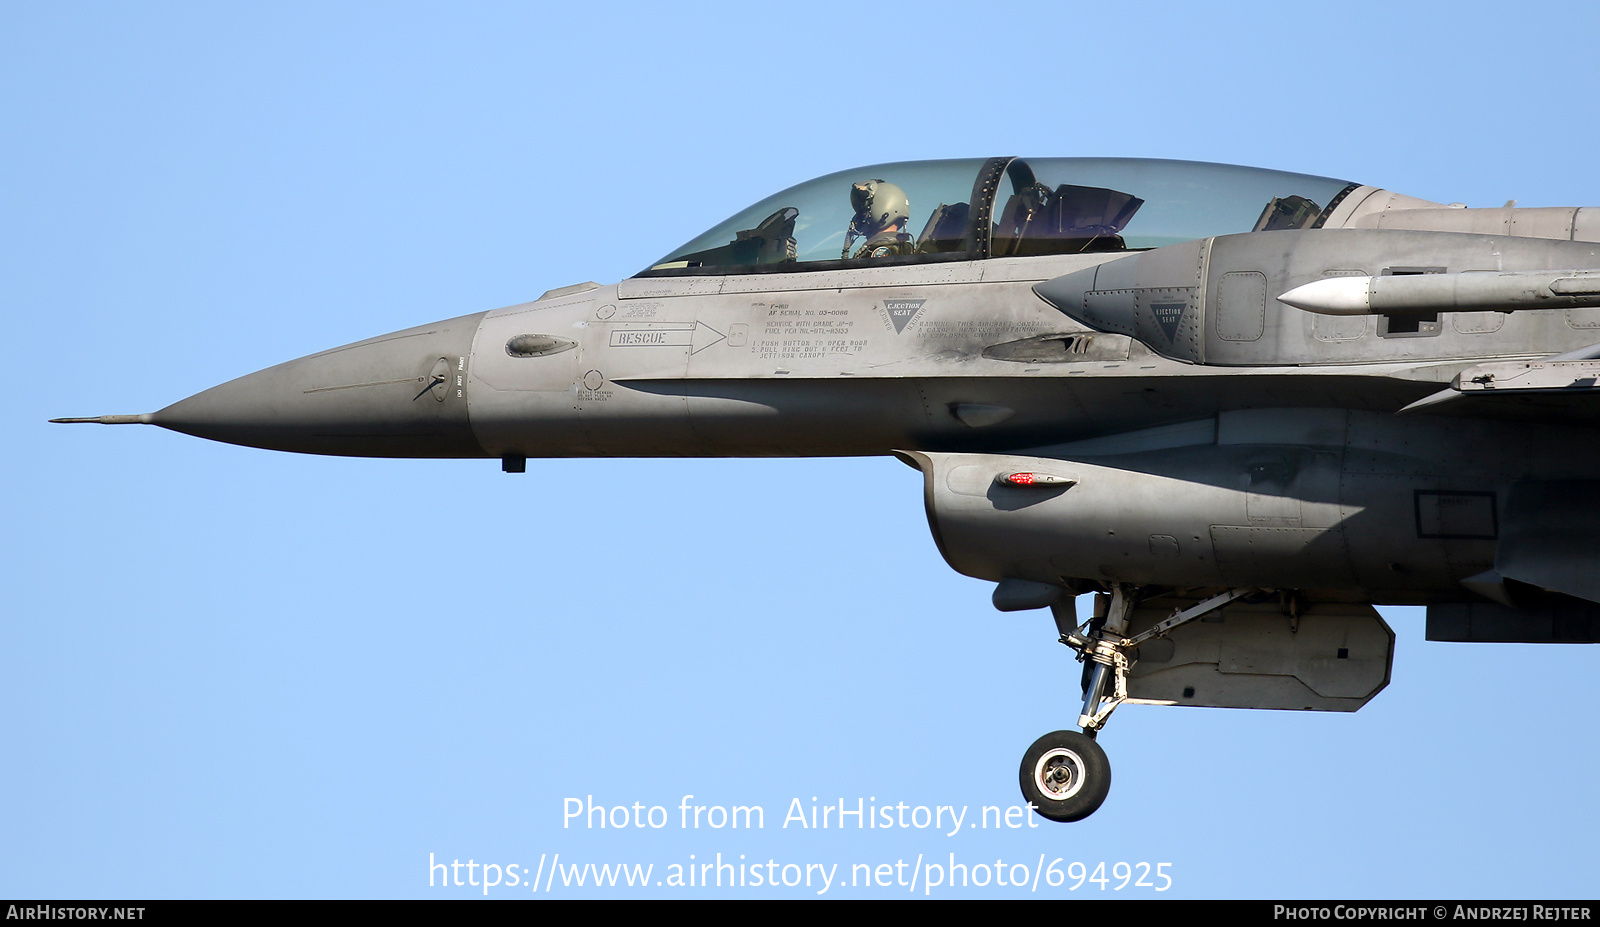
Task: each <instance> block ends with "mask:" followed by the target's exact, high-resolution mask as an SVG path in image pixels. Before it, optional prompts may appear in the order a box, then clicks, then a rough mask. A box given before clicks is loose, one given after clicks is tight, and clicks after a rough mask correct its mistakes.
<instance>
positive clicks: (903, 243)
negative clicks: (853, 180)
mask: <svg viewBox="0 0 1600 927" xmlns="http://www.w3.org/2000/svg"><path fill="white" fill-rule="evenodd" d="M850 205H851V206H854V207H855V210H856V214H855V216H854V217H853V218H852V219H851V220H850V228H849V229H848V230H846V232H845V236H844V248H843V250H841V251H840V252H839V257H841V258H846V257H849V256H850V246H851V245H852V244H854V242H855V240H856V239H857V238H860V237H865V238H866V239H867V241H866V244H864V245H862V246H861V248H860V249H859V250H857V251H856V253H855V257H857V258H879V257H889V256H891V255H896V254H911V253H913V252H914V251H915V250H916V243H915V242H913V241H912V240H911V236H910V235H908V234H906V220H908V219H910V218H911V201H910V200H908V199H906V191H904V190H902V189H900V188H899V187H897V186H895V185H894V184H892V183H889V182H888V181H885V180H864V181H862V182H861V183H858V184H852V185H851V187H850Z"/></svg>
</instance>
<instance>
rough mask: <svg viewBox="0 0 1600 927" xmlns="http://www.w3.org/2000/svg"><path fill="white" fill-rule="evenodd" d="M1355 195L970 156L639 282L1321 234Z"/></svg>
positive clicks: (831, 186)
mask: <svg viewBox="0 0 1600 927" xmlns="http://www.w3.org/2000/svg"><path fill="white" fill-rule="evenodd" d="M1357 186H1358V185H1357V184H1354V183H1351V182H1349V181H1345V180H1334V179H1331V178H1327V177H1313V176H1310V175H1307V174H1292V173H1286V172H1283V171H1269V170H1262V169H1259V168H1251V167H1236V166H1233V165H1227V164H1205V163H1200V162H1194V161H1160V160H1147V159H1136V158H987V159H984V158H967V159H960V160H949V161H908V162H902V163H899V164H880V165H876V166H873V167H864V168H859V169H857V170H851V171H841V172H839V173H837V174H829V175H827V176H825V177H819V178H817V179H815V180H810V181H807V182H805V183H803V184H800V185H799V186H795V187H790V188H789V189H787V190H784V191H783V192H782V193H778V194H776V195H774V196H771V197H768V198H767V199H764V200H762V201H761V202H759V203H756V204H755V205H753V206H751V207H749V208H748V209H746V210H744V211H742V212H740V213H738V214H737V215H735V216H733V217H732V218H730V219H728V220H727V221H726V222H723V223H721V224H720V225H717V226H715V227H714V228H712V229H710V230H709V231H707V232H705V233H704V234H703V235H700V236H698V237H697V238H695V239H694V240H692V241H690V242H688V243H687V244H685V245H683V246H682V247H681V248H678V249H676V250H674V251H673V252H672V253H671V254H668V255H667V256H666V257H664V258H662V259H661V260H660V261H657V262H656V263H655V264H654V265H652V266H651V267H650V268H649V269H648V270H646V271H644V272H643V274H642V275H644V276H669V275H670V276H677V275H695V274H732V273H740V274H742V273H763V272H780V273H781V272H784V271H790V270H830V269H834V268H842V267H862V266H878V265H885V264H890V265H892V264H919V263H931V262H938V261H971V260H982V259H986V258H995V257H1025V256H1031V255H1046V254H1081V253H1088V252H1105V251H1140V250H1146V249H1150V248H1159V247H1162V246H1163V245H1170V244H1176V243H1178V242H1183V241H1192V240H1194V239H1197V238H1206V237H1209V236H1213V235H1228V234H1232V233H1235V232H1251V231H1258V232H1259V231H1268V230H1273V229H1305V228H1320V227H1321V226H1322V223H1323V222H1325V221H1326V220H1327V217H1328V216H1329V215H1330V214H1331V213H1332V212H1333V209H1334V208H1335V207H1336V206H1337V205H1338V204H1339V202H1340V201H1341V200H1342V199H1343V198H1344V196H1345V195H1346V194H1348V193H1349V192H1350V191H1351V190H1354V189H1355V188H1356V187H1357Z"/></svg>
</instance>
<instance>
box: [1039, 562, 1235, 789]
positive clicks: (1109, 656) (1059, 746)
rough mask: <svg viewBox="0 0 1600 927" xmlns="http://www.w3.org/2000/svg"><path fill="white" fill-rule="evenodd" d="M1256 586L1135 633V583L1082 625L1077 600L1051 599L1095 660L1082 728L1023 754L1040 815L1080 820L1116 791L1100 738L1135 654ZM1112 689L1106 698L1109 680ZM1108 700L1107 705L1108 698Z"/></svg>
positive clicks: (1075, 640)
mask: <svg viewBox="0 0 1600 927" xmlns="http://www.w3.org/2000/svg"><path fill="white" fill-rule="evenodd" d="M1253 591H1254V590H1248V589H1228V590H1225V591H1223V592H1221V593H1219V594H1217V595H1214V596H1212V597H1211V598H1209V599H1206V600H1205V601H1204V602H1201V603H1199V604H1197V605H1194V606H1191V607H1189V608H1186V609H1181V610H1179V611H1176V612H1174V613H1173V614H1172V616H1171V617H1170V618H1167V619H1165V620H1162V621H1159V622H1156V624H1155V625H1153V626H1152V627H1150V628H1149V629H1148V630H1146V631H1144V632H1143V633H1141V634H1137V635H1135V636H1133V637H1131V638H1130V637H1128V636H1127V633H1128V619H1129V617H1130V616H1131V615H1132V613H1133V608H1134V605H1135V604H1136V602H1137V597H1136V594H1135V591H1134V590H1133V589H1132V588H1131V587H1128V586H1124V585H1122V584H1120V583H1119V584H1116V585H1114V586H1112V589H1111V595H1110V596H1104V595H1101V596H1097V597H1096V602H1095V617H1093V618H1091V619H1090V620H1089V621H1088V622H1087V623H1085V624H1084V625H1082V626H1081V627H1080V626H1077V625H1075V623H1074V622H1075V621H1076V615H1074V614H1073V612H1072V611H1071V607H1072V606H1071V603H1070V602H1069V603H1067V604H1066V605H1059V606H1052V611H1053V612H1054V614H1055V618H1056V626H1057V628H1058V629H1059V630H1060V631H1061V643H1063V644H1066V645H1067V646H1068V647H1071V648H1072V649H1073V650H1074V651H1076V652H1077V654H1078V659H1079V660H1080V661H1087V662H1089V663H1090V664H1092V670H1091V672H1090V673H1089V675H1088V679H1087V682H1086V683H1085V684H1084V690H1083V710H1082V712H1080V713H1079V715H1078V726H1079V727H1081V728H1082V729H1083V733H1081V734H1080V733H1078V732H1077V731H1055V732H1053V733H1049V734H1046V735H1044V736H1043V737H1041V738H1039V739H1038V740H1036V741H1034V742H1033V746H1031V747H1029V748H1028V752H1027V753H1024V754H1023V755H1022V767H1021V769H1019V770H1018V779H1019V782H1020V784H1021V786H1022V797H1023V798H1025V799H1026V800H1027V801H1028V804H1029V805H1030V806H1031V807H1032V808H1033V809H1034V810H1035V811H1037V812H1039V814H1041V815H1043V816H1044V817H1047V818H1049V819H1050V820H1052V821H1081V820H1083V819H1084V818H1086V817H1088V816H1089V815H1091V814H1094V813H1095V810H1096V809H1098V808H1099V807H1100V805H1101V804H1102V803H1103V802H1104V801H1105V800H1106V795H1107V794H1108V793H1109V792H1110V791H1111V761H1110V760H1108V759H1107V758H1106V753H1105V751H1104V750H1102V749H1100V745H1099V744H1098V743H1095V734H1096V733H1098V732H1099V730H1100V728H1102V727H1104V726H1105V723H1106V720H1107V719H1109V718H1110V717H1111V713H1112V712H1113V711H1115V710H1116V708H1117V706H1118V705H1120V704H1122V703H1123V702H1124V701H1127V698H1128V685H1127V682H1128V669H1129V667H1130V666H1131V665H1132V661H1131V660H1130V658H1129V654H1130V653H1132V652H1133V650H1134V648H1136V647H1138V646H1139V645H1140V644H1142V643H1144V642H1145V641H1147V640H1150V639H1151V638H1154V637H1159V636H1161V635H1163V634H1166V633H1168V632H1170V631H1171V630H1172V629H1174V628H1176V627H1178V626H1179V625H1183V624H1188V623H1189V622H1191V621H1194V620H1195V619H1197V618H1200V617H1202V616H1204V615H1207V614H1210V613H1211V612H1213V611H1216V610H1217V609H1219V608H1222V607H1223V606H1225V605H1227V604H1228V603H1230V602H1232V601H1234V600H1236V599H1239V598H1242V597H1243V596H1245V595H1248V594H1251V593H1252V592H1253ZM1108 682H1109V683H1110V685H1111V696H1110V698H1107V697H1106V686H1107V683H1108ZM1102 702H1103V704H1102Z"/></svg>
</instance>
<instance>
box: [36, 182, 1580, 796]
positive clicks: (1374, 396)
mask: <svg viewBox="0 0 1600 927" xmlns="http://www.w3.org/2000/svg"><path fill="white" fill-rule="evenodd" d="M596 231H597V232H598V230H596ZM1596 242H1600V209H1596V208H1519V207H1517V206H1516V205H1515V204H1514V203H1507V204H1506V205H1505V206H1503V207H1499V208H1476V209H1474V208H1467V207H1465V206H1463V205H1462V204H1459V203H1452V204H1440V203H1434V202H1429V201H1427V200H1421V199H1416V198H1413V197H1409V196H1404V195H1401V194H1398V193H1393V192H1390V191H1388V190H1384V189H1380V188H1378V187H1374V186H1369V185H1364V184H1361V183H1356V182H1351V181H1346V180H1337V179H1331V178H1325V177H1313V176H1307V175H1303V174H1292V173H1283V172H1278V171H1270V170H1260V169H1255V168H1245V167H1234V166H1227V165H1218V164H1201V163H1192V162H1182V161H1155V160H1132V159H1081V158H1020V157H999V158H987V159H983V158H975V159H967V160H947V161H927V162H913V163H900V164H883V165H877V166H872V167H865V168H861V169H859V170H851V171H843V172H840V173H835V174H829V175H827V176H824V177H820V178H818V179H816V180H812V181H809V182H807V183H803V184H800V185H799V186H795V187H792V188H790V189H787V190H784V191H783V192H781V193H778V194H776V195H774V196H772V197H769V198H767V199H765V200H762V201H761V202H759V203H756V204H755V205H753V206H750V207H749V208H747V209H744V210H742V211H740V212H738V213H737V214H735V215H734V216H733V217H732V218H730V219H728V220H727V221H726V222H723V223H721V224H720V225H717V226H716V227H714V228H712V229H710V230H708V231H707V232H705V234H703V235H700V236H699V237H697V238H695V239H694V240H692V241H690V242H688V243H687V244H685V245H683V246H682V247H679V248H676V249H674V250H672V251H671V252H669V253H667V254H666V255H665V256H663V257H662V258H661V259H660V260H658V261H655V262H654V263H652V264H650V265H649V266H648V267H646V268H645V269H643V270H642V271H640V272H639V273H638V274H637V275H635V276H633V277H630V278H629V279H627V280H623V281H622V282H620V283H615V284H610V285H606V286H601V285H599V284H596V283H577V284H574V285H571V286H562V287H559V288H557V289H552V290H550V291H549V292H547V293H545V294H544V295H543V296H541V297H540V298H539V299H537V300H534V301H533V302H529V303H523V304H521V305H516V306H510V307H507V308H504V309H496V310H493V311H490V312H479V313H476V314H473V315H466V316H461V317H459V318H453V319H447V320H445V321H441V322H436V323H433V324H429V325H422V326H418V327H415V328H409V329H405V330H403V331H397V332H394V333H392V334H388V335H383V336H381V337H377V338H372V339H369V340H367V341H362V342H357V343H355V344H351V345H346V346H344V347H339V348H334V349H332V350H328V351H324V352H322V353H319V354H313V355H311V356H308V357H303V358H300V359H299V360H294V361H290V362H288V363H285V364H280V365H279V366H276V367H272V368H269V369H266V370H262V371H259V372H256V373H252V374H249V375H247V376H244V377H241V378H240V379H237V380H234V381H232V382H229V383H225V384H223V385H221V386H217V387H214V388H212V389H209V390H206V391H204V392H202V393H199V394H197V395H194V396H191V397H189V398H188V399H184V400H181V401H179V402H176V403H174V404H173V405H170V406H168V407H166V408H164V409H162V410H160V411H159V412H152V413H146V414H142V415H112V416H100V417H97V418H74V419H57V420H56V421H66V422H99V423H102V424H124V423H143V424H151V425H158V426H161V427H163V428H169V429H172V430H174V431H179V432H184V433H187V434H191V435H196V436H199V437H204V438H210V439H213V440H217V441H226V442H230V443H233V444H241V445H248V446H252V447H260V448H271V449H276V450H284V451H295V452H300V453H310V454H340V455H349V456H358V457H456V458H489V459H498V460H499V461H500V462H501V466H502V469H504V470H506V471H509V472H514V473H521V472H524V470H525V469H526V461H527V459H528V458H530V457H534V458H538V457H595V456H611V457H663V456H699V457H718V456H757V457H770V456H826V455H867V454H874V455H884V454H892V455H895V456H896V457H898V458H899V459H900V460H902V461H903V462H905V463H906V464H908V465H910V466H911V467H914V468H916V469H918V470H920V471H921V473H922V475H923V477H924V481H923V487H924V489H923V495H924V500H925V504H926V507H927V513H928V522H929V526H930V528H931V529H932V532H933V536H934V539H935V541H936V542H937V544H938V547H939V550H940V552H941V553H942V554H943V556H944V558H945V559H946V561H947V562H948V563H949V564H950V566H951V567H953V568H954V569H956V570H957V571H959V572H961V573H963V574H966V575H968V576H972V577H977V578H979V579H983V580H988V581H991V582H993V583H994V584H995V588H994V593H993V604H994V606H995V607H996V608H998V609H1000V610H1002V611H1016V610H1027V609H1046V610H1048V611H1049V613H1050V614H1051V616H1052V617H1053V620H1054V623H1055V626H1056V630H1057V631H1058V632H1059V635H1060V641H1061V643H1063V644H1065V645H1066V646H1067V647H1068V648H1069V649H1070V651H1071V652H1072V654H1073V655H1075V657H1076V659H1077V660H1078V661H1079V662H1080V663H1081V664H1082V669H1081V672H1079V673H1078V674H1077V675H1078V676H1079V680H1078V685H1077V686H1076V687H1075V688H1081V704H1080V703H1079V695H1077V694H1073V695H1071V696H1070V699H1071V703H1072V706H1073V709H1074V710H1075V711H1076V718H1075V721H1074V722H1073V724H1072V725H1071V726H1074V727H1076V728H1077V730H1062V731H1057V732H1054V733H1051V734H1046V735H1045V736H1043V737H1041V738H1040V739H1039V740H1038V741H1037V742H1035V743H1034V744H1033V746H1032V747H1030V748H1029V749H1028V750H1027V751H1026V753H1025V754H1024V757H1023V760H1022V763H1021V766H1020V769H1019V780H1020V785H1021V788H1022V792H1023V795H1024V796H1025V797H1026V799H1027V800H1028V801H1029V802H1030V803H1031V804H1032V805H1033V806H1034V807H1035V808H1036V809H1037V810H1038V812H1039V813H1040V814H1041V815H1043V816H1045V817H1047V818H1050V819H1053V820H1057V821H1073V820H1078V819H1081V818H1084V817H1086V816H1088V815H1089V814H1091V813H1093V812H1094V811H1095V809H1097V808H1098V807H1099V806H1100V805H1101V803H1102V802H1103V801H1104V800H1105V798H1106V796H1107V794H1108V790H1109V788H1110V783H1111V772H1110V765H1109V763H1108V761H1107V758H1106V755H1105V753H1104V752H1103V750H1102V749H1101V748H1100V746H1099V745H1098V744H1097V743H1096V741H1095V735H1096V733H1097V732H1098V731H1099V730H1100V729H1101V728H1102V727H1103V726H1104V725H1105V724H1106V722H1107V720H1108V719H1109V718H1110V716H1111V714H1112V712H1113V711H1114V709H1116V708H1117V707H1118V706H1120V705H1122V704H1124V703H1135V704H1153V705H1189V706H1210V707H1228V708H1277V709H1289V710H1311V711H1354V710H1356V709H1358V708H1360V707H1361V706H1362V705H1364V704H1366V703H1367V702H1368V701H1369V700H1370V699H1372V698H1373V697H1374V696H1375V695H1377V693H1378V692H1379V691H1380V690H1382V689H1383V688H1384V686H1385V685H1387V683H1388V680H1389V675H1390V667H1391V663H1392V659H1393V652H1394V632H1393V631H1392V630H1391V629H1390V628H1389V626H1388V625H1387V624H1386V623H1385V622H1384V620H1383V619H1382V618H1381V617H1380V616H1379V614H1378V612H1377V611H1376V609H1375V608H1374V606H1376V605H1423V606H1426V608H1427V620H1426V634H1427V637H1428V639H1430V640H1436V641H1523V642H1589V643H1593V642H1596V641H1600V570H1596V569H1594V565H1595V564H1594V560H1595V552H1596V551H1600V479H1597V478H1596V476H1595V470H1594V461H1595V460H1596V459H1600V457H1597V451H1600V439H1597V431H1596V425H1597V424H1600V405H1597V403H1596V398H1595V397H1596V396H1600V386H1597V383H1600V244H1596ZM1081 595H1092V596H1093V603H1094V605H1093V609H1092V616H1093V617H1092V618H1090V619H1088V620H1087V621H1084V622H1082V623H1080V622H1079V620H1078V618H1077V612H1076V611H1075V608H1074V602H1075V600H1076V598H1077V597H1078V596H1081ZM1069 716H1070V712H1069Z"/></svg>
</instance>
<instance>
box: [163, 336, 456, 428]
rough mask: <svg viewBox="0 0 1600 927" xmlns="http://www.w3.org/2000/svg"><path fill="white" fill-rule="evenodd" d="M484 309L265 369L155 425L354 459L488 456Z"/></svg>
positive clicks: (182, 404) (199, 396)
mask: <svg viewBox="0 0 1600 927" xmlns="http://www.w3.org/2000/svg"><path fill="white" fill-rule="evenodd" d="M483 316H484V313H477V314H475V315H469V316H462V317H460V318H456V319H448V320H446V321H443V322H436V323H434V324H432V325H422V326H418V327H417V328H411V329H407V330H405V331H400V332H394V333H393V334H389V335H384V336H382V337H379V338H369V339H368V340H366V341H358V342H356V343H355V344H349V345H345V346H344V347H341V348H334V349H333V350H331V351H323V352H321V353H319V354H312V355H310V356H308V357H302V358H300V359H299V360H292V361H289V362H288V363H285V364H279V365H278V366H276V367H269V368H267V369H266V370H259V371H257V372H255V373H252V374H249V375H247V376H243V377H240V378H239V379H237V380H231V381H229V382H227V383H224V384H222V385H221V386H214V387H212V388H211V389H208V390H206V391H204V392H201V393H196V394H195V395H193V396H190V397H189V398H188V399H184V400H181V401H179V402H175V403H173V404H172V405H170V406H167V407H166V408H165V409H162V410H161V411H159V412H156V413H153V414H152V415H151V418H150V422H151V424H154V425H160V426H161V427H163V428H169V429H171V430H173V431H181V432H183V433H184V434H190V435H195V436H196V437H201V438H209V439H211V440H213V441H224V442H227V443H229V444H242V445H245V446H248V447H262V448H270V449H273V450H280V451H296V452H299V453H303V454H338V455H344V456H351V457H482V456H484V452H483V448H482V447H481V446H480V445H479V444H478V441H477V439H476V438H475V437H474V436H473V433H472V427H471V425H470V423H469V422H468V420H467V399H466V383H465V379H464V374H465V367H466V358H467V356H468V354H469V353H470V352H471V349H472V337H473V334H474V332H476V331H477V328H478V323H479V321H480V320H481V319H482V318H483Z"/></svg>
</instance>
